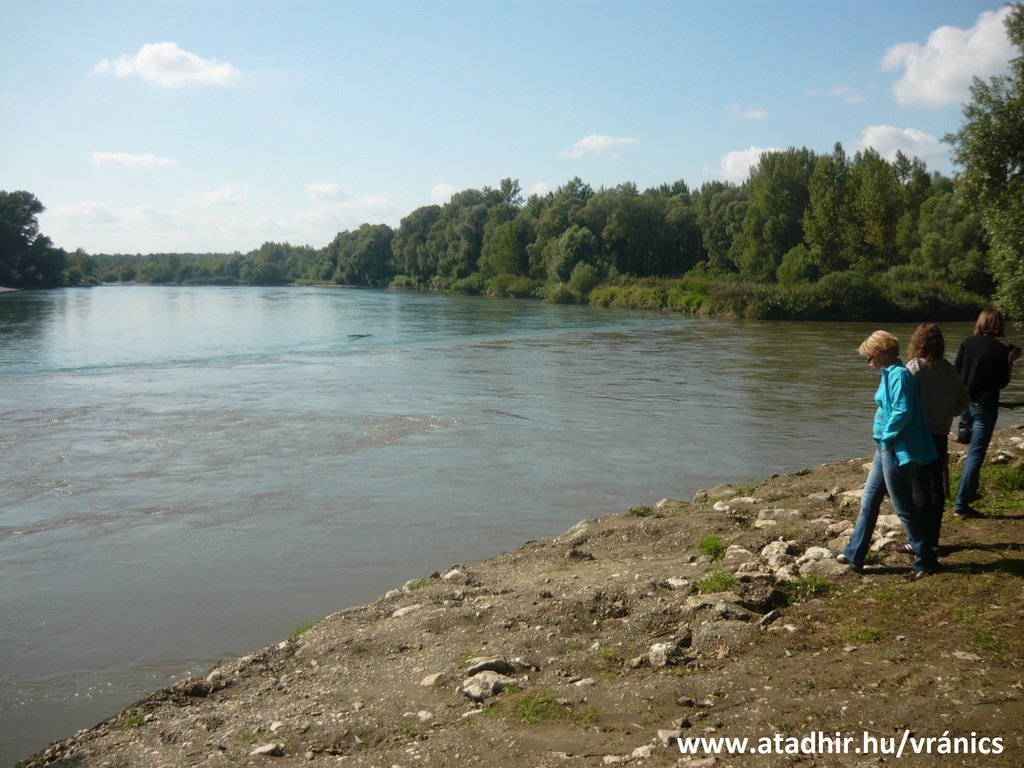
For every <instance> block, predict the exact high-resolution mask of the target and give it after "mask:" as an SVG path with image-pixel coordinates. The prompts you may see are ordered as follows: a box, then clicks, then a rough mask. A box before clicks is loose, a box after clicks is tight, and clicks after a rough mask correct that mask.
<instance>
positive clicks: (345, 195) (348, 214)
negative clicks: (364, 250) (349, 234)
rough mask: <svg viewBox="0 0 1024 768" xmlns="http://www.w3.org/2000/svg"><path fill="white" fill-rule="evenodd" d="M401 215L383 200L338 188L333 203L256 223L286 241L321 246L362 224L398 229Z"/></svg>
mask: <svg viewBox="0 0 1024 768" xmlns="http://www.w3.org/2000/svg"><path fill="white" fill-rule="evenodd" d="M310 186H318V185H310ZM324 186H334V185H324ZM401 215H402V214H401V212H400V211H399V209H398V206H397V205H395V203H393V202H392V201H391V200H389V199H388V198H386V197H380V196H377V195H367V196H365V197H359V196H358V195H353V194H352V193H350V192H345V191H343V190H341V189H338V190H337V198H336V200H333V201H330V202H326V203H324V204H323V205H319V206H317V207H315V208H311V209H309V210H305V211H297V212H296V213H293V214H292V215H291V216H286V217H279V218H273V219H272V218H269V217H263V218H261V219H260V220H259V223H261V225H263V226H265V227H267V228H268V229H270V230H273V231H276V232H277V233H279V234H278V236H280V237H285V238H286V239H288V240H289V242H293V243H307V244H310V245H313V246H315V247H322V246H324V245H327V244H328V243H329V242H331V240H333V239H334V236H335V235H337V234H338V233H339V232H343V231H345V230H351V229H358V228H359V226H360V225H362V224H365V223H371V224H372V223H385V224H388V225H389V226H397V224H398V221H399V220H400V219H401Z"/></svg>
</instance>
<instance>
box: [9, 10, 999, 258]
mask: <svg viewBox="0 0 1024 768" xmlns="http://www.w3.org/2000/svg"><path fill="white" fill-rule="evenodd" d="M1004 13H1005V7H1004V5H1003V4H1002V3H999V2H992V1H985V0H897V1H896V2H893V1H892V0H877V1H876V0H757V1H755V0H716V1H712V0H614V1H611V0H521V1H519V2H511V1H507V2H506V1H503V0H472V1H469V2H463V1H462V0H458V1H456V0H432V1H431V0H245V1H243V0H200V1H198V2H196V1H194V0H173V1H171V0H167V1H165V0H146V1H145V2H140V1H139V0H119V1H116V2H115V1H113V0H45V1H43V0H0V29H3V31H4V32H3V37H4V45H3V46H2V47H0V189H3V190H8V191H13V190H21V189H23V190H27V191H29V192H31V193H33V194H34V195H35V196H36V197H37V198H39V200H40V201H41V202H42V203H43V205H44V206H46V209H47V210H46V212H45V213H44V214H43V215H42V216H40V219H39V224H40V228H41V230H42V232H43V233H44V234H46V235H48V236H49V237H50V238H51V239H52V240H53V241H54V243H55V244H56V245H58V246H60V247H63V248H65V249H67V250H69V251H71V250H74V249H75V248H79V247H81V248H84V249H85V250H86V251H88V252H89V253H104V252H107V253H152V252H166V251H178V252H210V251H218V252H231V251H236V250H237V251H242V252H246V251H249V250H252V249H254V248H258V247H259V246H260V245H261V244H262V243H263V242H265V241H268V240H273V241H277V242H285V241H287V242H290V243H292V244H295V245H312V246H314V247H322V246H324V245H326V244H327V243H329V242H330V241H331V239H333V237H334V235H335V234H337V233H338V232H340V231H343V230H348V229H355V228H357V227H358V226H359V225H360V224H362V223H364V222H369V223H381V222H383V223H387V224H390V225H391V226H394V227H397V226H398V224H399V222H400V221H401V219H402V217H403V216H405V215H407V214H409V213H410V212H411V211H413V210H415V209H416V208H418V207H420V206H423V205H429V204H431V203H444V202H447V200H448V199H449V198H450V196H451V194H452V193H453V192H455V191H458V190H460V189H466V188H470V187H474V188H478V189H479V188H482V187H484V186H492V187H493V186H497V185H498V184H499V182H500V180H501V179H502V178H505V177H511V178H514V179H518V180H519V182H520V185H521V186H522V188H523V190H524V191H525V192H527V193H529V192H540V193H543V192H546V191H553V190H555V189H557V188H558V187H559V186H561V185H563V184H565V183H566V182H567V181H569V180H570V179H572V178H573V177H577V176H578V177H579V178H581V179H582V180H583V181H585V182H587V183H588V184H590V185H591V186H593V187H595V188H599V187H602V186H606V187H612V186H615V185H617V184H621V183H623V182H634V183H636V184H637V185H638V186H639V187H640V188H641V189H644V188H646V187H650V186H657V185H659V184H661V183H665V182H672V181H676V180H679V179H682V180H684V181H686V182H687V183H688V184H689V185H690V187H691V188H697V187H699V186H700V185H701V184H702V183H704V182H706V181H710V180H716V179H717V180H730V181H735V182H742V181H743V180H744V179H745V178H746V177H747V174H748V171H749V165H750V163H751V162H754V161H756V159H757V156H758V155H759V154H760V152H761V151H763V150H767V149H785V148H787V147H807V148H809V149H811V150H814V151H816V152H829V151H831V149H832V147H833V145H834V144H835V142H837V141H840V142H842V143H843V145H844V147H845V148H846V150H847V152H848V154H850V155H852V154H853V153H854V152H855V151H857V150H859V149H863V148H864V147H866V146H873V147H874V148H875V149H877V150H878V151H879V152H880V153H882V154H883V155H884V156H886V157H891V156H893V155H894V154H895V151H896V150H897V149H902V150H903V151H904V152H905V153H907V154H908V155H912V156H913V155H916V156H918V157H920V158H921V159H922V160H924V161H925V162H926V163H927V165H928V168H929V169H931V170H937V171H941V172H943V173H945V174H951V173H953V172H954V171H955V169H954V168H953V166H952V165H951V164H950V160H949V152H948V147H947V146H946V145H944V144H942V143H941V142H940V139H941V138H942V136H943V135H944V134H946V133H949V132H951V131H955V130H956V129H957V128H958V127H959V125H960V122H961V110H960V104H961V103H962V102H963V101H964V100H966V99H967V98H968V96H969V93H968V87H969V85H970V79H971V76H972V75H978V76H981V77H988V76H990V75H992V74H996V73H998V72H1002V71H1006V67H1007V61H1008V60H1009V58H1010V57H1011V56H1012V55H1013V50H1012V48H1011V47H1010V45H1009V43H1008V42H1007V41H1006V38H1005V34H1004V29H1003V26H1002V23H1001V18H1002V15H1003V14H1004Z"/></svg>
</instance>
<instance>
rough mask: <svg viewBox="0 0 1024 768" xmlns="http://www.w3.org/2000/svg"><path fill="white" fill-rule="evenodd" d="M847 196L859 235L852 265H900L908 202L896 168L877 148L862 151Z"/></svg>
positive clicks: (865, 267)
mask: <svg viewBox="0 0 1024 768" xmlns="http://www.w3.org/2000/svg"><path fill="white" fill-rule="evenodd" d="M847 199H848V204H849V205H850V207H851V210H852V213H853V216H854V218H855V225H854V227H853V229H854V230H855V232H856V235H857V242H855V243H853V244H852V246H851V266H853V267H855V268H857V269H859V270H861V271H865V272H868V273H872V272H882V271H885V270H887V269H888V268H889V267H893V266H896V265H897V264H899V263H900V261H901V259H900V249H899V247H898V245H897V232H898V229H897V225H898V224H899V221H900V218H901V217H902V216H903V214H904V213H905V212H906V210H907V204H906V190H905V189H904V187H903V185H902V184H901V183H900V178H899V174H897V172H896V168H895V167H894V166H893V165H892V164H891V163H889V162H887V161H886V160H885V159H884V158H883V157H882V156H881V155H879V154H878V152H877V151H876V150H874V149H866V150H864V151H862V152H858V153H857V154H856V155H855V156H854V159H853V163H852V164H851V166H850V192H849V196H848V198H847Z"/></svg>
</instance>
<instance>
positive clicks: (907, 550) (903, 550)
mask: <svg viewBox="0 0 1024 768" xmlns="http://www.w3.org/2000/svg"><path fill="white" fill-rule="evenodd" d="M893 550H894V551H896V552H899V553H900V554H901V555H914V554H917V553H916V552H914V548H913V547H912V546H910V545H909V544H907V543H906V542H904V543H903V544H897V545H896V546H895V547H893Z"/></svg>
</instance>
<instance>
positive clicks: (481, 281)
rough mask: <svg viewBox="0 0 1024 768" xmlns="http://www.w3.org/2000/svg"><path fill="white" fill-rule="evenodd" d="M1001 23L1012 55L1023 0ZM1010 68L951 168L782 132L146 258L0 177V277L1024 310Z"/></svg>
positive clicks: (642, 302)
mask: <svg viewBox="0 0 1024 768" xmlns="http://www.w3.org/2000/svg"><path fill="white" fill-rule="evenodd" d="M1007 30H1008V33H1009V35H1010V39H1011V41H1012V42H1013V43H1014V45H1015V46H1016V47H1017V48H1018V49H1019V50H1020V51H1021V52H1022V54H1024V10H1022V6H1021V5H1020V4H1017V5H1015V6H1014V8H1013V9H1012V11H1011V13H1010V15H1009V17H1008V20H1007ZM1012 67H1013V68H1012V71H1011V74H1009V75H1004V76H999V77H994V78H991V79H990V80H989V81H988V82H983V81H981V80H979V79H975V81H974V86H973V87H972V92H971V93H972V99H971V101H970V102H969V103H968V104H965V105H964V108H963V112H964V122H963V125H962V127H961V129H960V130H959V131H958V132H957V133H954V134H950V135H948V136H946V137H945V140H946V141H947V142H948V143H949V144H950V145H951V146H952V148H953V156H954V159H955V160H956V161H957V162H958V163H959V164H960V165H961V166H962V167H963V168H964V171H963V173H962V174H960V175H959V176H957V177H954V178H948V177H946V176H943V175H942V174H939V173H935V172H931V173H930V172H929V171H928V169H927V167H926V166H925V164H924V163H923V162H922V161H920V160H919V159H917V158H908V157H907V156H905V155H904V154H902V153H897V155H896V157H895V159H894V160H893V161H889V160H886V159H885V158H883V157H882V156H881V155H880V154H879V153H878V152H877V151H875V150H874V149H870V148H869V149H865V150H862V151H859V152H856V153H855V154H854V155H852V156H850V155H849V154H848V153H847V152H846V151H845V149H844V148H843V146H842V145H841V144H838V143H837V144H836V145H835V146H834V148H833V150H832V151H831V152H830V153H827V154H818V153H815V152H813V151H811V150H809V149H807V148H806V147H803V148H794V147H791V148H789V149H787V150H785V151H772V152H765V153H764V154H762V155H761V157H760V159H759V161H758V163H757V164H756V165H755V166H754V167H753V168H752V169H751V172H750V175H749V177H748V178H747V180H746V181H745V182H743V183H742V184H733V183H729V182H724V181H712V182H708V183H705V184H703V185H701V186H700V187H699V188H696V189H691V188H690V187H689V185H688V184H687V183H686V182H685V181H683V180H678V181H674V182H670V183H664V184H662V185H660V186H658V187H652V188H648V189H644V190H640V189H639V188H638V187H637V185H636V184H634V183H632V182H625V183H622V184H619V185H617V186H615V187H612V188H605V187H602V188H599V189H594V188H593V187H591V186H590V185H589V184H587V183H586V182H584V181H583V180H581V179H579V178H574V179H571V180H570V181H568V182H567V183H565V184H564V185H562V186H561V187H559V188H558V189H556V190H555V191H553V192H548V193H547V194H544V195H537V194H534V195H529V196H524V194H523V192H522V189H521V187H520V184H519V182H518V181H517V180H514V179H511V178H506V179H502V180H501V181H500V183H499V184H498V186H497V187H493V188H492V187H484V188H483V189H467V190H463V191H461V192H458V193H456V194H454V195H453V196H452V197H451V199H450V200H449V201H448V202H447V203H445V204H444V205H427V206H423V207H420V208H417V209H416V210H414V211H413V212H412V213H410V214H409V215H408V216H406V217H405V218H403V219H402V220H401V222H400V224H399V226H398V228H397V229H394V228H392V227H390V226H388V225H386V224H363V225H362V226H360V227H359V228H358V229H355V230H350V231H344V232H340V233H339V234H338V235H337V236H336V237H335V238H334V239H333V240H332V241H331V242H330V243H329V244H328V245H326V246H324V247H322V248H313V247H309V246H293V245H290V244H288V243H272V242H268V243H264V244H263V245H262V246H261V247H260V248H259V249H258V250H255V251H251V252H249V253H245V254H242V253H238V252H236V253H231V254H174V253H169V254H151V255H148V256H142V255H111V254H97V255H93V256H88V255H87V254H84V253H82V252H81V251H79V252H76V253H75V254H71V255H69V254H64V253H63V252H61V251H59V249H54V248H52V244H51V243H50V242H49V241H48V239H47V238H45V237H44V236H42V235H40V234H39V233H38V229H37V227H35V224H34V223H35V216H36V215H38V213H39V212H41V210H42V206H41V205H40V204H39V203H38V201H36V200H35V198H34V197H33V196H31V195H29V194H28V193H26V192H15V193H0V248H2V249H3V250H2V251H0V283H3V282H6V283H7V284H14V285H16V286H23V287H43V286H45V285H52V284H61V280H63V284H74V283H76V282H83V281H89V280H98V281H121V282H145V283H176V284H196V283H213V284H244V285H278V284H289V283H299V284H310V283H330V284H337V285H351V286H386V285H390V286H394V287H404V288H415V289H428V290H438V291H451V292H459V293H468V294H488V295H495V296H515V297H539V298H543V299H546V300H548V301H553V302H580V303H586V302H597V303H602V304H607V305H615V306H644V307H650V308H666V307H668V308H672V309H688V310H690V311H729V312H735V313H739V314H745V315H748V316H758V317H772V316H780V317H801V316H811V317H813V316H842V317H850V316H857V315H858V314H859V315H864V314H877V313H878V312H882V313H883V314H884V313H885V311H886V309H887V308H888V309H889V310H891V311H892V312H891V313H895V314H899V313H900V312H903V313H909V314H914V313H915V312H924V311H927V312H932V311H933V310H934V309H940V310H941V309H944V310H945V312H946V314H947V315H948V314H949V313H953V314H960V315H962V316H969V315H970V314H971V313H973V312H974V311H976V309H977V307H978V306H980V305H981V304H983V303H987V302H988V301H989V300H990V298H992V297H995V300H996V302H997V303H998V304H1000V305H1001V306H1002V308H1003V309H1004V310H1005V311H1007V312H1008V313H1009V314H1010V315H1012V316H1015V317H1024V292H1022V291H1021V288H1024V183H1022V181H1021V170H1022V168H1024V55H1022V56H1021V57H1018V58H1017V59H1015V60H1014V61H1013V62H1012ZM12 253H13V256H12V255H11V254H12ZM12 281H13V282H12ZM851 313H852V315H851Z"/></svg>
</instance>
